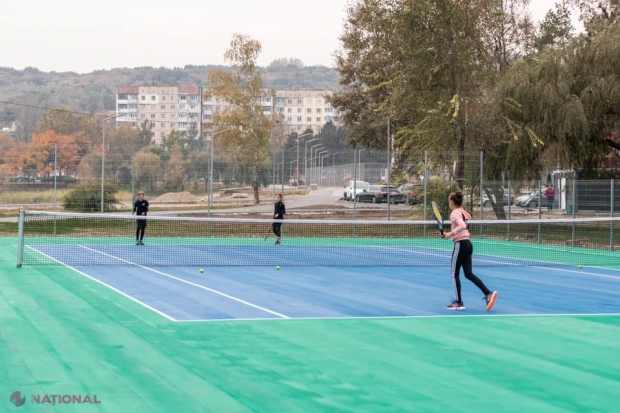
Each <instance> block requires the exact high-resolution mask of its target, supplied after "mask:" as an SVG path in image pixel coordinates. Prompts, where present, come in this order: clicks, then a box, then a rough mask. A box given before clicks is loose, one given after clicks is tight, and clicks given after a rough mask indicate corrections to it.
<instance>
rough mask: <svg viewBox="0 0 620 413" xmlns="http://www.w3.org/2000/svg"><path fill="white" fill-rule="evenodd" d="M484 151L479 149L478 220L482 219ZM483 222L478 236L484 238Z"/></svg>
mask: <svg viewBox="0 0 620 413" xmlns="http://www.w3.org/2000/svg"><path fill="white" fill-rule="evenodd" d="M483 194H484V152H482V151H480V220H481V221H482V220H483V219H484V205H483V204H484V202H482V199H483ZM483 226H484V225H483V224H482V223H481V224H480V238H484V231H483Z"/></svg>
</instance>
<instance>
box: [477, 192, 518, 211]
mask: <svg viewBox="0 0 620 413" xmlns="http://www.w3.org/2000/svg"><path fill="white" fill-rule="evenodd" d="M489 192H490V193H491V196H492V197H493V201H495V194H493V191H492V190H489ZM502 199H503V200H504V205H512V204H514V201H515V198H514V196H513V197H510V196H509V195H508V191H507V190H506V191H504V195H503V196H502ZM476 205H480V202H478V203H477V204H476ZM482 206H485V207H490V206H491V200H490V199H489V197H488V195H487V192H486V191H484V192H483V193H482Z"/></svg>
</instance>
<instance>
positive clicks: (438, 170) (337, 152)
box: [0, 142, 620, 220]
mask: <svg viewBox="0 0 620 413" xmlns="http://www.w3.org/2000/svg"><path fill="white" fill-rule="evenodd" d="M31 149H32V148H31ZM22 155H23V156H21V157H14V159H13V158H12V159H6V161H5V163H4V164H2V165H0V166H1V167H0V191H1V192H0V205H2V206H3V207H4V208H6V209H10V208H14V209H15V208H28V209H49V210H76V211H93V212H99V211H110V210H119V211H123V210H129V209H131V205H132V199H133V197H134V195H135V194H136V193H137V191H138V190H143V191H145V192H146V194H147V199H148V200H149V201H150V203H151V206H152V208H153V210H157V209H159V210H169V211H172V212H175V213H180V212H183V211H188V212H193V213H202V212H205V211H206V212H207V213H209V214H210V213H235V214H243V213H252V212H257V213H258V212H261V213H264V212H265V211H266V209H265V208H263V209H257V207H258V206H261V205H268V204H271V203H272V202H273V200H274V198H275V195H276V193H280V192H281V193H283V194H284V196H285V202H286V204H287V208H288V210H289V214H300V215H303V216H308V217H309V216H310V215H312V212H315V213H316V214H319V216H320V214H330V215H331V216H341V217H343V218H345V219H358V218H360V219H364V218H372V219H383V218H387V219H396V218H406V219H429V218H430V215H429V214H428V213H427V211H428V208H427V206H428V205H429V203H430V202H431V201H436V202H438V203H439V204H440V205H441V206H442V208H443V209H444V213H446V215H447V213H448V206H447V198H448V195H449V193H450V192H451V191H454V190H457V189H460V190H461V191H463V193H464V195H465V205H464V206H465V208H467V209H468V210H469V211H471V212H472V214H473V216H474V218H476V219H510V220H513V219H523V218H547V217H551V218H552V217H556V216H563V217H566V216H569V217H571V216H577V215H579V216H613V215H614V213H615V209H616V207H615V205H616V204H618V203H619V202H620V182H618V181H614V180H576V179H575V175H574V174H573V173H572V172H565V171H564V172H563V171H556V172H551V173H549V174H547V175H546V176H545V177H544V178H543V179H540V180H532V181H514V180H510V179H502V180H485V179H484V171H485V168H484V161H485V160H484V156H483V155H482V154H481V153H479V152H471V153H459V152H441V153H440V152H431V151H417V152H414V151H412V152H395V153H392V154H391V159H388V154H387V152H385V151H377V150H369V149H358V150H351V149H338V148H330V147H327V146H326V145H321V144H318V145H305V146H301V147H300V148H293V149H291V150H285V151H283V150H276V151H265V152H264V153H263V152H261V151H258V150H257V151H256V154H254V155H253V156H247V153H241V152H240V151H233V150H224V149H218V148H217V145H216V146H215V147H211V146H210V145H209V142H206V143H205V144H204V145H203V147H199V146H196V145H194V146H192V147H185V148H181V147H178V146H174V147H172V148H166V147H164V146H160V145H148V146H143V147H137V146H131V145H126V146H123V145H114V146H110V145H108V146H106V148H105V151H102V148H101V147H98V148H94V149H92V150H88V148H86V147H81V146H80V145H68V146H61V145H54V144H50V145H39V146H38V147H37V148H35V149H32V150H29V151H28V153H24V154H22ZM388 185H389V187H388ZM388 188H389V190H388ZM78 189H79V190H78ZM316 214H315V215H316Z"/></svg>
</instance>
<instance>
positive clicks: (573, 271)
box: [532, 266, 620, 280]
mask: <svg viewBox="0 0 620 413" xmlns="http://www.w3.org/2000/svg"><path fill="white" fill-rule="evenodd" d="M532 268H538V269H545V270H552V271H562V272H570V273H574V274H579V275H592V276H595V277H603V278H612V279H614V280H620V276H617V275H606V274H599V273H596V272H588V271H577V270H565V269H563V268H555V267H537V266H532Z"/></svg>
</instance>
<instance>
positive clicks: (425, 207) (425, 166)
mask: <svg viewBox="0 0 620 413" xmlns="http://www.w3.org/2000/svg"><path fill="white" fill-rule="evenodd" d="M427 192H428V151H424V216H423V219H424V221H425V222H426V209H427V205H428V204H427V203H426V202H427V197H426V193H427ZM424 238H426V224H424Z"/></svg>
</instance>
